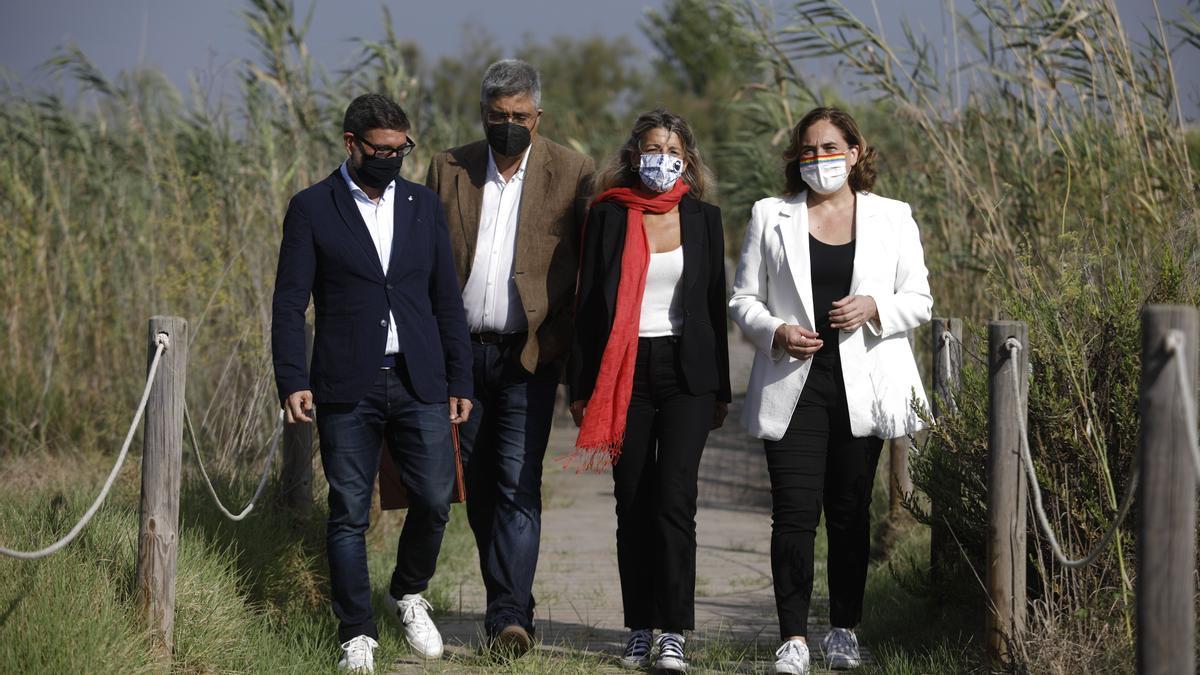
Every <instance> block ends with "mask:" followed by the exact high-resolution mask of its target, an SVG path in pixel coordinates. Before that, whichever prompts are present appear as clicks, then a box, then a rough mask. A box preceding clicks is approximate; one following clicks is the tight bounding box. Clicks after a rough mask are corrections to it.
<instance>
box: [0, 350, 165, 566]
mask: <svg viewBox="0 0 1200 675" xmlns="http://www.w3.org/2000/svg"><path fill="white" fill-rule="evenodd" d="M155 342H156V344H157V347H156V349H155V350H154V358H153V359H152V360H151V361H150V369H149V372H148V373H147V374H146V386H145V387H143V388H142V398H141V401H139V402H138V407H137V411H136V412H134V414H133V421H132V422H130V423H129V431H128V432H127V433H126V434H125V442H124V443H123V444H121V451H120V452H119V453H117V461H116V462H114V463H113V468H112V470H111V471H109V472H108V479H107V480H105V481H104V486H103V487H102V488H100V494H98V495H96V499H95V501H93V502H92V505H91V506H89V507H88V510H87V511H84V513H83V517H81V518H80V519H79V522H77V523H75V526H74V527H72V528H71V531H70V532H67V534H66V536H64V537H63V538H62V539H59V540H58V541H56V542H54V543H53V544H50V545H49V546H47V547H45V548H43V549H39V550H37V551H17V550H14V549H11V548H4V547H0V554H3V555H6V556H8V557H10V558H17V559H20V560H36V559H38V558H45V557H46V556H48V555H52V554H54V553H57V552H59V551H61V550H62V549H63V548H65V547H66V546H67V544H70V543H71V542H72V541H74V540H75V537H77V536H79V533H80V532H82V531H83V528H84V527H86V526H87V524H88V521H90V520H91V519H92V516H94V515H96V511H99V510H100V505H101V504H103V503H104V500H105V499H107V498H108V493H109V491H110V490H112V486H113V483H115V482H116V480H117V474H119V473H121V466H122V465H124V464H125V457H126V456H128V455H129V444H130V443H132V442H133V435H134V433H136V432H137V428H138V424H140V423H141V421H142V414H143V413H145V412H146V402H147V401H149V400H150V387H151V386H152V385H153V384H154V376H155V375H156V374H157V373H158V364H159V362H160V361H161V360H162V355H163V352H164V351H166V350H167V348H168V347H169V346H170V344H171V339H170V338H169V337H168V336H167V335H166V334H165V333H159V334H158V335H157V336H155Z"/></svg>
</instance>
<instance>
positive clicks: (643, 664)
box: [619, 656, 650, 670]
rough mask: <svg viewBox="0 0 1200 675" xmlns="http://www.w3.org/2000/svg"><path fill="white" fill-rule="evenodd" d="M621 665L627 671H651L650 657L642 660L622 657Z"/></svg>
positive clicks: (644, 657)
mask: <svg viewBox="0 0 1200 675" xmlns="http://www.w3.org/2000/svg"><path fill="white" fill-rule="evenodd" d="M619 663H620V664H621V667H622V668H624V669H626V670H650V657H649V656H643V657H642V658H640V659H627V658H625V657H621V659H620V661H619Z"/></svg>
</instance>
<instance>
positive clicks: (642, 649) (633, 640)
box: [621, 630, 654, 669]
mask: <svg viewBox="0 0 1200 675" xmlns="http://www.w3.org/2000/svg"><path fill="white" fill-rule="evenodd" d="M653 639H654V633H653V632H651V631H648V630H635V631H631V632H630V633H629V640H628V641H627V642H626V643H625V653H624V654H623V655H622V656H621V665H622V666H624V667H626V668H637V669H645V668H649V667H650V648H651V644H652V643H651V640H653Z"/></svg>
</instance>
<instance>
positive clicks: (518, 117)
mask: <svg viewBox="0 0 1200 675" xmlns="http://www.w3.org/2000/svg"><path fill="white" fill-rule="evenodd" d="M535 117H537V113H532V114H531V113H523V112H516V113H503V112H500V111H498V110H489V111H487V112H486V113H484V119H486V120H487V123H488V124H504V123H505V122H508V121H510V120H511V121H512V122H513V123H514V124H520V125H521V126H523V127H524V126H528V125H529V122H530V120H532V119H534V118H535Z"/></svg>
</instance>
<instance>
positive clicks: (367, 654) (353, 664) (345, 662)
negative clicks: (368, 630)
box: [338, 635, 379, 673]
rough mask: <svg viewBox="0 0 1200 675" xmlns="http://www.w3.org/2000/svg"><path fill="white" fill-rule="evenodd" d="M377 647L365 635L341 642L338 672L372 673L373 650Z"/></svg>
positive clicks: (373, 666) (373, 641)
mask: <svg viewBox="0 0 1200 675" xmlns="http://www.w3.org/2000/svg"><path fill="white" fill-rule="evenodd" d="M378 647H379V643H378V642H376V641H375V640H373V639H371V638H369V637H367V636H366V635H359V636H358V637H355V638H351V639H350V641H349V642H343V643H342V658H341V660H339V661H338V670H342V671H345V672H347V673H374V672H375V650H376V649H377V648H378Z"/></svg>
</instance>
